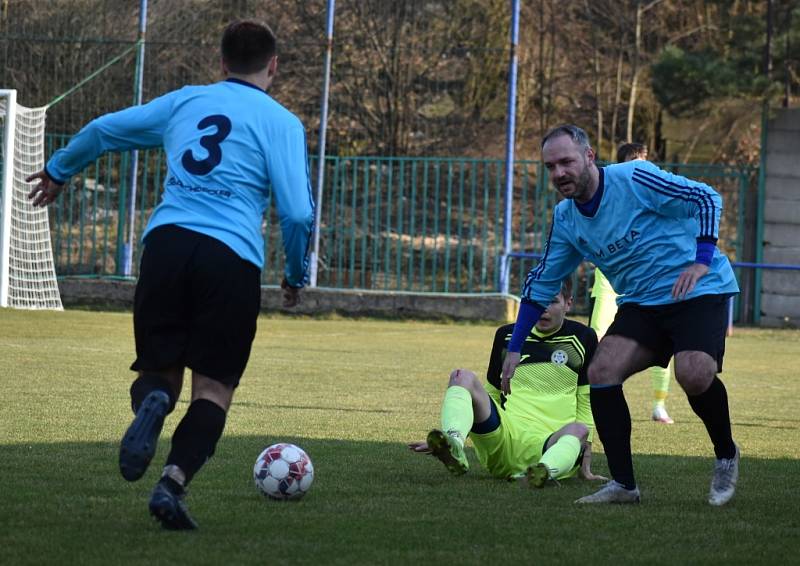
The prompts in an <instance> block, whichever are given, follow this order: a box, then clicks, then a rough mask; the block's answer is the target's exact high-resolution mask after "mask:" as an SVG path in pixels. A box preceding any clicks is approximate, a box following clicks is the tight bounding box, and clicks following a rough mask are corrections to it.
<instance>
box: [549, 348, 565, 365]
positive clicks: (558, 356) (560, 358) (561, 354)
mask: <svg viewBox="0 0 800 566" xmlns="http://www.w3.org/2000/svg"><path fill="white" fill-rule="evenodd" d="M568 360H569V356H567V353H566V352H565V351H564V350H555V351H554V352H553V353H552V354H551V355H550V361H551V362H553V363H554V364H556V365H558V366H563V365H564V364H566V363H567V361H568Z"/></svg>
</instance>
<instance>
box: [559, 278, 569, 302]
mask: <svg viewBox="0 0 800 566" xmlns="http://www.w3.org/2000/svg"><path fill="white" fill-rule="evenodd" d="M559 293H561V296H562V297H564V301H569V300H570V299H571V298H572V277H567V278H566V279H564V280H563V281H562V282H561V290H560V291H559Z"/></svg>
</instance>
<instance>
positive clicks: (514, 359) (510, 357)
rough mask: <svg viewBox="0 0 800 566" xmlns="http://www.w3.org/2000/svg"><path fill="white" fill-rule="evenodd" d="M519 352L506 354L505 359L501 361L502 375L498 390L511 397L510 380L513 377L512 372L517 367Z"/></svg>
mask: <svg viewBox="0 0 800 566" xmlns="http://www.w3.org/2000/svg"><path fill="white" fill-rule="evenodd" d="M519 359H520V353H519V352H506V359H505V360H503V375H502V377H501V378H500V390H501V391H502V392H503V393H504V394H506V395H511V378H512V377H514V370H515V369H517V366H518V365H519Z"/></svg>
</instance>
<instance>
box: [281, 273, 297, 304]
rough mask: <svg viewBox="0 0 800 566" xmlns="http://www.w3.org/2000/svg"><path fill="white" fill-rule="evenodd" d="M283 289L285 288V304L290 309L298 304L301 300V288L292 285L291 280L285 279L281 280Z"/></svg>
mask: <svg viewBox="0 0 800 566" xmlns="http://www.w3.org/2000/svg"><path fill="white" fill-rule="evenodd" d="M281 289H283V306H284V308H287V309H290V308H292V307H295V306H297V304H298V303H299V302H300V288H299V287H292V286H291V285H289V282H288V281H287V280H286V279H284V280H283V281H281Z"/></svg>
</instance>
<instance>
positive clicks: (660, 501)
mask: <svg viewBox="0 0 800 566" xmlns="http://www.w3.org/2000/svg"><path fill="white" fill-rule="evenodd" d="M131 326H132V322H131V317H130V315H129V314H126V313H97V312H84V311H68V312H65V313H49V312H42V313H39V312H24V311H11V310H0V391H1V393H0V563H1V564H9V565H18V564H81V565H83V564H102V565H106V564H142V563H152V564H170V563H182V564H209V565H211V564H214V565H217V564H246V563H252V564H293V563H298V564H299V563H302V564H410V563H416V564H431V563H442V564H457V563H461V564H486V563H490V562H492V561H494V562H498V563H501V564H512V563H520V564H531V563H534V562H542V563H570V564H575V563H582V562H583V563H591V564H606V563H607V564H613V563H631V562H636V563H653V564H658V563H663V564H667V563H669V564H682V563H693V564H694V563H722V562H725V563H739V564H744V563H753V562H757V563H783V562H785V561H786V560H787V558H788V557H791V556H796V552H797V550H798V546H797V545H798V542H797V541H798V532H799V528H798V527H800V521H798V518H797V516H798V514H797V509H798V506H799V504H800V498H798V495H797V492H798V488H800V484H798V481H797V476H798V471H800V466H798V460H800V448H798V439H797V432H798V428H800V427H798V424H799V423H800V416H798V415H800V413H799V412H798V402H797V401H798V397H800V385H798V380H797V376H796V371H795V368H796V367H797V357H798V354H799V353H800V348H799V347H798V344H800V332H797V331H767V330H751V329H737V331H736V333H735V335H734V336H733V337H732V338H730V339H729V341H728V345H727V350H728V352H727V355H726V359H725V372H724V374H723V379H724V381H725V384H726V386H727V388H728V393H729V397H730V403H731V411H732V418H733V426H734V435H735V438H736V440H737V442H739V444H740V445H741V447H742V453H743V460H742V465H741V479H740V484H739V486H740V487H739V491H738V493H737V495H736V497H735V499H734V500H733V502H732V503H731V504H730V505H728V506H727V507H723V508H719V509H717V508H711V507H710V506H709V505H708V504H707V503H706V502H705V498H706V493H707V490H708V484H709V480H710V472H711V466H712V460H711V448H710V444H709V441H708V438H707V435H706V434H705V430H704V428H703V426H702V424H701V423H700V422H699V420H698V419H697V417H695V416H694V414H693V413H692V411H691V409H690V408H689V406H688V403H687V402H686V398H685V397H684V395H683V394H682V393H681V392H680V391H679V390H678V388H677V385H676V384H674V383H673V391H672V395H671V396H670V398H669V399H668V407H669V410H670V414H671V415H672V416H673V417H674V418H675V420H676V424H675V425H673V426H665V425H659V424H655V423H652V422H650V421H649V420H648V419H649V410H650V399H649V398H650V393H649V378H648V377H646V376H636V377H635V378H633V379H632V380H631V381H629V382H628V384H627V385H626V395H627V398H628V403H629V405H630V408H631V413H632V415H633V419H634V423H633V431H634V432H633V446H634V452H635V455H634V462H635V465H636V471H637V474H638V480H639V483H640V487H641V489H642V496H643V503H642V505H640V506H638V507H617V506H608V507H606V506H601V507H591V508H584V507H578V506H576V505H574V504H573V503H572V502H573V501H574V500H575V499H576V498H577V497H580V496H581V495H584V494H586V493H589V492H591V491H592V487H591V486H590V485H588V484H586V483H585V482H582V481H580V480H570V481H566V482H562V487H560V488H556V487H552V488H550V487H548V488H547V489H544V490H536V491H529V490H526V489H524V488H522V487H521V486H520V485H517V484H514V483H506V482H502V481H498V480H494V479H492V478H491V477H489V476H488V474H487V473H486V472H484V471H482V470H480V469H479V468H478V465H477V463H476V461H475V457H474V453H473V452H472V450H471V449H469V450H468V455H469V457H470V459H471V461H472V463H473V469H472V470H471V471H470V473H469V474H467V475H466V476H463V477H461V478H451V477H450V476H449V475H448V474H447V472H446V471H445V469H444V467H443V466H441V464H439V463H438V462H437V461H435V460H433V459H431V458H429V457H424V456H420V455H416V454H412V453H410V452H408V451H407V449H406V448H405V442H407V441H410V440H417V439H423V438H424V436H425V434H426V433H427V431H428V430H429V429H430V428H432V427H435V426H437V424H438V421H439V417H438V414H439V407H440V403H441V396H442V393H443V392H444V389H445V386H446V382H447V375H448V373H449V371H450V370H451V369H452V368H454V367H469V368H473V369H475V370H477V371H484V369H485V365H486V361H487V359H488V353H489V349H490V346H491V340H492V336H493V333H494V328H493V327H492V326H490V325H472V324H441V323H422V322H413V321H403V322H393V321H378V320H348V319H335V318H334V319H327V320H310V319H301V318H269V317H262V318H261V319H260V320H259V333H258V336H257V338H256V342H255V344H254V347H253V354H252V357H251V362H250V365H249V367H248V370H247V373H246V375H245V377H244V379H243V381H242V384H241V386H240V388H239V390H238V391H237V395H236V398H235V400H234V405H233V407H232V409H231V412H230V415H229V419H228V425H227V428H226V431H225V436H224V437H223V439H222V441H221V442H220V444H219V445H218V448H217V454H216V456H215V457H214V458H213V459H212V460H211V461H210V462H209V463H208V465H207V466H206V467H205V468H204V469H203V470H202V471H201V473H200V474H198V476H197V478H196V479H195V481H194V482H193V483H192V485H191V488H190V496H189V498H188V500H187V502H188V504H189V507H190V509H191V511H192V513H193V515H194V516H195V518H196V519H197V520H198V522H199V523H200V526H201V529H200V530H199V531H197V532H195V533H168V532H163V531H161V530H160V529H159V528H158V527H157V526H156V525H155V524H154V523H153V522H152V521H151V519H150V518H149V517H148V514H147V499H148V496H149V491H150V489H151V487H152V484H153V483H154V482H155V480H156V478H157V475H158V471H159V469H160V465H161V462H163V459H164V458H165V456H166V452H167V449H168V444H169V442H168V441H167V438H168V435H169V434H171V432H172V430H173V429H174V427H175V426H176V424H177V420H178V419H177V418H176V415H173V416H172V418H170V419H169V420H168V421H167V424H166V426H165V430H164V434H165V437H164V438H163V440H162V442H161V444H160V446H159V452H158V455H157V456H156V463H155V464H154V466H153V468H152V469H151V470H150V471H149V472H148V473H147V475H145V477H144V478H143V480H141V481H140V482H138V483H133V484H129V483H126V482H125V481H124V480H122V478H121V477H120V476H119V474H118V471H117V469H116V465H117V442H118V440H119V437H120V436H121V434H122V432H123V431H124V430H125V428H126V427H127V425H128V424H129V422H130V419H131V413H130V405H129V399H128V386H129V384H130V380H131V376H132V374H131V372H130V371H128V369H127V368H128V366H129V364H130V362H131V361H132V358H133V340H132V329H131ZM186 399H187V392H186V391H184V395H183V398H182V401H181V402H180V403H179V405H178V411H177V412H178V413H182V412H183V411H184V410H185V408H186ZM277 441H290V442H295V443H297V444H298V445H300V446H301V447H303V448H304V449H306V451H307V452H308V453H309V455H310V456H311V458H312V460H313V462H314V466H315V469H316V473H317V476H316V480H315V484H314V486H313V487H312V489H311V491H310V492H309V494H308V495H307V496H306V497H305V498H304V499H303V500H301V501H299V502H296V503H279V502H272V501H268V500H265V499H263V498H262V497H261V496H259V495H258V494H257V492H256V490H255V488H254V487H253V484H252V479H251V474H252V465H253V462H254V461H255V458H256V456H257V455H258V453H259V452H260V451H261V449H262V448H263V447H264V446H266V445H267V444H271V443H273V442H277ZM596 451H597V452H598V454H597V457H596V459H595V470H596V471H598V472H600V473H604V472H606V471H607V468H606V464H605V458H604V456H603V455H602V446H601V445H599V443H598V445H597V446H596Z"/></svg>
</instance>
